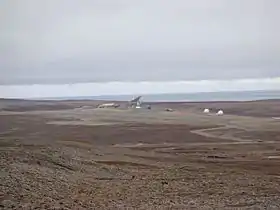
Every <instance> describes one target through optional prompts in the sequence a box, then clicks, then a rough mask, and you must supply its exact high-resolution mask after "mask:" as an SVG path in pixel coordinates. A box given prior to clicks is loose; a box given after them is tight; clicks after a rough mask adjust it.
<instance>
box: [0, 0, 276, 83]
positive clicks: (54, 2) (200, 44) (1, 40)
mask: <svg viewBox="0 0 280 210" xmlns="http://www.w3.org/2000/svg"><path fill="white" fill-rule="evenodd" d="M0 4H1V8H3V11H4V12H3V13H2V12H1V20H0V21H1V22H0V24H1V35H0V44H1V49H0V50H1V51H0V53H1V57H0V69H1V78H0V84H26V83H28V84H33V83H75V82H103V81H116V80H118V81H142V80H150V81H153V80H155V81H160V80H164V81H166V80H204V79H234V78H244V77H245V78H247V77H276V76H280V69H279V67H280V40H279V37H280V29H279V27H278V20H279V19H280V15H279V13H278V11H279V9H280V2H279V1H278V0H235V1H232V0H212V1H208V0H174V1H167V0H143V1H132V0H119V1H114V0H99V1H97V0H83V1H76V0H48V1H43V0H41V1H39V0H26V1H21V0H12V1H11V0H2V1H1V3H0Z"/></svg>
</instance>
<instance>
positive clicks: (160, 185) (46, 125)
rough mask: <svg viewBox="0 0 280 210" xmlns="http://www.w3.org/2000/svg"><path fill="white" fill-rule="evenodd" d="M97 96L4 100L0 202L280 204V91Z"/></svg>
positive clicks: (53, 205) (14, 205)
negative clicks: (263, 96) (134, 98)
mask: <svg viewBox="0 0 280 210" xmlns="http://www.w3.org/2000/svg"><path fill="white" fill-rule="evenodd" d="M96 103H97V102H96V101H52V102H51V101H48V102H46V101H45V102H42V101H23V100H5V99H3V100H0V110H1V111H0V150H1V155H0V167H1V176H0V205H1V206H0V209H143V210H144V209H280V120H279V118H277V117H279V116H280V101H279V100H268V101H255V102H227V103H225V102H211V103H210V102H209V103H206V102H205V103H154V104H151V105H152V109H151V110H148V109H127V108H125V103H124V104H122V105H121V107H120V108H116V109H114V108H104V109H97V108H95V107H96ZM165 108H172V109H174V111H173V112H166V111H165V110H164V109H165ZM204 108H210V109H211V110H213V111H215V112H216V111H217V110H218V109H223V110H224V112H225V114H224V115H223V116H216V115H215V113H210V114H204V113H202V112H203V109H204Z"/></svg>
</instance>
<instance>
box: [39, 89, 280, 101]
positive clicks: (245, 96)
mask: <svg viewBox="0 0 280 210" xmlns="http://www.w3.org/2000/svg"><path fill="white" fill-rule="evenodd" d="M134 96H135V95H101V96H74V97H55V98H43V99H46V100H112V101H128V100H131V99H132V98H133V97H134ZM142 96H143V100H144V101H149V102H180V101H186V102H192V101H198V102H199V101H254V100H267V99H280V90H261V91H224V92H202V93H161V94H142Z"/></svg>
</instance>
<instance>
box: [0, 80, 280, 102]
mask: <svg viewBox="0 0 280 210" xmlns="http://www.w3.org/2000/svg"><path fill="white" fill-rule="evenodd" d="M244 90H245V91H246V90H279V91H280V78H274V79H269V78H268V79H242V80H214V81H209V80H202V81H169V82H107V83H77V84H73V85H67V84H58V85H42V84H40V85H25V86H23V85H4V86H0V98H40V97H67V96H68V97H69V96H98V95H126V94H128V95H138V94H140V95H141V94H154V93H193V92H215V91H217V92H218V91H244Z"/></svg>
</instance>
